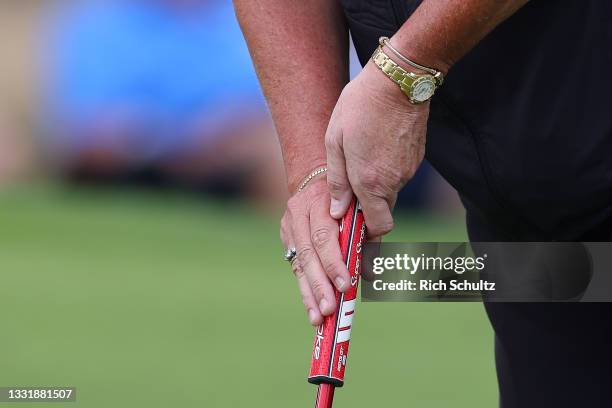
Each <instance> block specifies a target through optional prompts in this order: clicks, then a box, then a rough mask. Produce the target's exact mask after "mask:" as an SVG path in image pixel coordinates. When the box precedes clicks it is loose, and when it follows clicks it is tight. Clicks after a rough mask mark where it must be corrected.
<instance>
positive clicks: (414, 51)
mask: <svg viewBox="0 0 612 408" xmlns="http://www.w3.org/2000/svg"><path fill="white" fill-rule="evenodd" d="M389 43H390V44H391V45H392V46H393V47H394V48H395V49H397V50H398V51H399V52H400V53H402V55H404V56H406V58H408V59H410V60H412V61H414V62H416V63H418V64H420V65H424V66H426V67H430V68H433V69H435V70H436V71H440V72H442V73H443V74H444V75H446V74H447V73H448V71H449V70H450V68H451V67H452V62H451V61H449V60H448V59H447V58H444V57H443V56H441V55H437V54H436V52H434V51H433V50H432V49H431V48H430V47H428V46H426V45H425V46H423V45H421V44H419V43H418V42H416V41H411V40H410V39H409V38H406V37H405V36H404V35H402V32H398V33H397V34H396V35H394V36H393V37H391V38H390V39H389ZM407 65H408V64H401V67H402V68H404V69H406V70H407V71H409V72H414V73H417V74H419V73H422V71H419V70H418V69H415V68H414V67H411V66H407Z"/></svg>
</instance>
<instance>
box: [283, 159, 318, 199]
mask: <svg viewBox="0 0 612 408" xmlns="http://www.w3.org/2000/svg"><path fill="white" fill-rule="evenodd" d="M325 166H326V162H325V159H320V160H316V161H313V162H302V163H300V164H299V165H298V166H295V167H293V168H292V169H291V170H289V169H288V170H287V188H288V189H289V194H290V195H292V196H293V195H295V194H296V193H297V192H298V189H299V188H300V186H301V185H302V184H303V183H304V181H306V179H308V177H309V176H310V175H312V174H313V173H314V172H315V171H316V170H318V169H321V168H323V167H325ZM319 178H322V179H325V174H324V173H322V174H317V175H314V176H313V177H312V179H311V180H310V181H308V183H307V184H313V183H314V182H315V181H316V179H319Z"/></svg>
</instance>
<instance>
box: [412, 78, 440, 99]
mask: <svg viewBox="0 0 612 408" xmlns="http://www.w3.org/2000/svg"><path fill="white" fill-rule="evenodd" d="M435 90H436V83H435V82H434V79H433V77H431V76H424V77H421V78H419V79H417V80H416V81H415V82H414V85H413V86H412V99H413V100H414V101H415V102H425V101H426V100H428V99H429V98H431V97H432V96H433V94H434V92H435Z"/></svg>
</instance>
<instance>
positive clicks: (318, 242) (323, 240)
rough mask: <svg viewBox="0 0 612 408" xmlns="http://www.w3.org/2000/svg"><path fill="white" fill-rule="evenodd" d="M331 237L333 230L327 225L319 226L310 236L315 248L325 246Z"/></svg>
mask: <svg viewBox="0 0 612 408" xmlns="http://www.w3.org/2000/svg"><path fill="white" fill-rule="evenodd" d="M330 238H331V232H330V231H329V228H327V227H321V228H317V229H316V230H315V231H314V232H313V233H312V234H311V236H310V239H311V241H312V243H313V244H314V246H315V248H317V249H320V248H323V247H325V245H327V243H329V240H330Z"/></svg>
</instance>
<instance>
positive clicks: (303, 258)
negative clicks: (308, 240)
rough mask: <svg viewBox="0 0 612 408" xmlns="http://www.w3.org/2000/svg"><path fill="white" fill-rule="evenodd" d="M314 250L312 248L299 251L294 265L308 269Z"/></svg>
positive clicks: (303, 248)
mask: <svg viewBox="0 0 612 408" xmlns="http://www.w3.org/2000/svg"><path fill="white" fill-rule="evenodd" d="M313 255H314V254H313V249H312V248H310V247H302V248H300V249H299V251H297V254H296V256H295V261H294V262H293V263H294V264H296V265H298V266H299V267H300V269H306V268H308V265H309V264H310V263H311V262H312V257H313Z"/></svg>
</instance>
